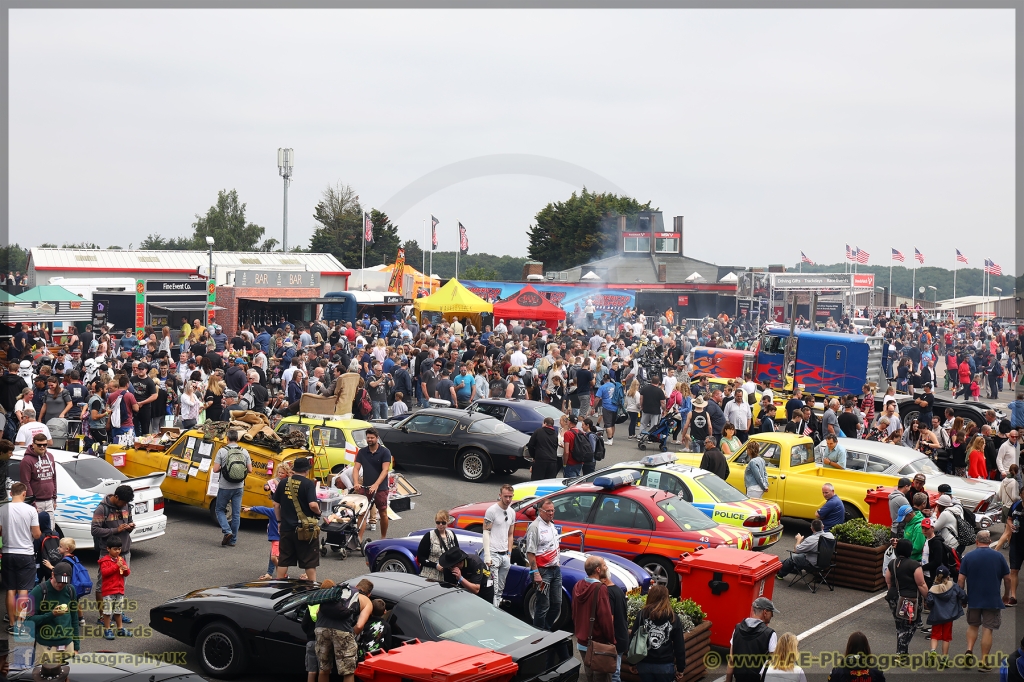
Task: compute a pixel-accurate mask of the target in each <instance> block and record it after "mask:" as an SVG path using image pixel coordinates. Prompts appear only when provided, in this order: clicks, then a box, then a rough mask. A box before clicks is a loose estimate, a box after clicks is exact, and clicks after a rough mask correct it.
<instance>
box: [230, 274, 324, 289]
mask: <svg viewBox="0 0 1024 682" xmlns="http://www.w3.org/2000/svg"><path fill="white" fill-rule="evenodd" d="M235 286H236V287H302V288H310V289H319V288H320V273H319V272H303V271H298V272H291V271H286V270H285V271H282V270H235Z"/></svg>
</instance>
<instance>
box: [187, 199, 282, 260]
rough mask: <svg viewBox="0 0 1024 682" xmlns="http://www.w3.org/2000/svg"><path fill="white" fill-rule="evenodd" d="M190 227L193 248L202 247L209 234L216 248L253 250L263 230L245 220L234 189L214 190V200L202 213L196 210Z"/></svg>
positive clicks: (204, 245) (242, 205) (242, 208)
mask: <svg viewBox="0 0 1024 682" xmlns="http://www.w3.org/2000/svg"><path fill="white" fill-rule="evenodd" d="M192 231H193V235H192V244H193V248H197V245H201V247H202V248H205V247H206V237H207V236H211V237H213V239H214V242H215V248H216V249H217V250H218V251H255V250H256V247H257V245H258V244H259V243H260V238H262V237H263V233H264V232H266V230H265V229H264V228H262V227H260V226H259V225H256V224H255V223H248V222H246V220H245V204H243V203H241V202H239V201H238V192H236V191H235V190H231V191H230V192H228V191H227V190H221V191H219V192H217V203H216V204H214V205H213V206H211V207H210V209H209V210H208V211H207V212H206V215H205V216H201V215H199V214H198V213H197V214H196V222H194V223H192Z"/></svg>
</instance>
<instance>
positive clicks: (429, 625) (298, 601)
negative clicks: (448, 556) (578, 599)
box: [149, 573, 580, 682]
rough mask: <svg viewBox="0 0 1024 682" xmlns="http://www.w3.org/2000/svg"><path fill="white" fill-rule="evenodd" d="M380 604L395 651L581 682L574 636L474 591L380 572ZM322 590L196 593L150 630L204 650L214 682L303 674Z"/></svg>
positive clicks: (262, 584) (162, 614) (517, 681)
mask: <svg viewBox="0 0 1024 682" xmlns="http://www.w3.org/2000/svg"><path fill="white" fill-rule="evenodd" d="M363 578H366V579H367V580H370V581H371V582H372V583H373V597H374V598H376V599H383V600H384V603H385V604H387V607H388V612H389V615H388V623H389V624H390V625H391V635H392V646H398V645H399V644H401V643H403V642H407V641H410V640H413V639H418V640H420V641H421V642H423V641H432V640H452V641H456V642H462V643H463V644H469V645H471V646H478V647H482V648H485V649H493V650H495V651H501V652H503V653H507V654H509V655H510V656H512V660H513V661H515V662H516V663H517V664H518V665H519V672H518V673H517V674H516V676H515V678H513V680H514V682H530V681H532V680H538V681H539V680H543V682H570V681H571V682H576V679H577V677H578V676H579V666H580V662H579V660H577V659H576V658H575V657H574V656H573V649H572V646H573V645H572V635H570V633H568V632H563V631H559V632H544V631H541V630H537V629H536V628H534V627H533V626H531V625H527V624H526V623H524V622H522V621H521V620H519V619H518V618H516V617H514V616H512V615H510V614H508V613H505V612H504V611H501V610H499V609H496V608H495V607H494V606H493V605H491V604H490V603H488V602H486V601H484V600H483V599H481V598H480V597H477V596H476V595H474V594H471V593H470V592H467V591H465V590H463V589H461V588H458V587H453V586H451V585H444V584H440V583H435V582H430V581H428V580H426V579H425V578H421V577H420V576H418V575H410V574H404V573H392V574H386V573H372V574H368V575H365V576H360V577H358V578H353V579H352V580H351V581H350V584H352V585H355V584H356V583H357V582H359V581H360V580H362V579H363ZM315 589H316V586H315V585H314V584H313V583H310V582H307V581H302V580H265V581H255V582H248V583H238V584H236V585H227V586H224V587H211V588H207V589H202V590H196V591H194V592H189V593H188V594H186V595H183V596H181V597H175V598H174V599H171V600H170V601H168V602H166V603H164V604H162V605H160V606H157V607H156V608H153V609H151V610H150V612H149V617H150V627H152V628H153V629H154V630H156V631H158V632H161V633H163V634H165V635H167V636H168V637H171V638H173V639H176V640H178V641H179V642H183V643H184V644H188V645H189V646H193V647H195V648H196V654H197V656H198V659H199V663H200V665H202V667H203V669H204V670H205V671H206V673H207V674H209V675H210V676H211V677H216V678H219V679H227V678H232V677H237V676H239V675H241V674H242V673H244V672H245V671H246V670H247V669H260V670H263V671H268V672H269V671H271V670H280V671H287V672H295V671H296V670H303V659H304V654H305V646H306V635H305V634H304V633H303V631H302V627H301V625H300V623H299V620H300V618H301V615H300V614H301V607H303V606H304V605H305V602H306V599H308V598H309V595H310V594H311V593H312V592H313V591H314V590H315Z"/></svg>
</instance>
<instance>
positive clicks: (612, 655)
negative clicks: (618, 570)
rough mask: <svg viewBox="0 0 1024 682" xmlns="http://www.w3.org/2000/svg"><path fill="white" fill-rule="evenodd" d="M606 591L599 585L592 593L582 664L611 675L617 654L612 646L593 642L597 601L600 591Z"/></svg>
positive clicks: (616, 665) (616, 660)
mask: <svg viewBox="0 0 1024 682" xmlns="http://www.w3.org/2000/svg"><path fill="white" fill-rule="evenodd" d="M602 589H605V590H606V589H608V588H607V587H605V586H604V585H600V586H599V587H598V588H597V590H596V591H595V593H594V601H593V603H591V605H590V628H589V629H588V630H587V651H586V653H585V654H583V664H584V665H585V666H587V667H588V668H590V669H591V670H593V671H594V672H595V673H606V674H611V673H614V672H615V669H616V668H617V667H618V659H619V653H618V651H616V650H615V645H614V644H602V643H601V642H595V641H594V621H595V620H596V619H597V600H598V598H599V597H600V596H601V590H602Z"/></svg>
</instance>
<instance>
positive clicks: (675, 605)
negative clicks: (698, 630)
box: [626, 594, 708, 632]
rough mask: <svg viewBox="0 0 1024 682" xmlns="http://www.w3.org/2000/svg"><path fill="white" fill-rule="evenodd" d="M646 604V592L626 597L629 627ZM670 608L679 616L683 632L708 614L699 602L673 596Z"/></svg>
mask: <svg viewBox="0 0 1024 682" xmlns="http://www.w3.org/2000/svg"><path fill="white" fill-rule="evenodd" d="M646 604H647V595H646V594H636V595H633V596H632V597H629V598H627V599H626V620H627V621H629V628H630V629H631V630H632V629H633V626H634V625H636V617H637V616H638V615H639V614H640V612H641V611H642V610H643V608H644V606H645V605H646ZM671 604H672V610H673V611H675V612H676V615H678V616H679V619H680V621H681V622H682V625H683V632H689V631H690V630H692V629H693V628H695V627H697V626H698V625H700V624H701V623H703V622H704V619H705V618H707V616H708V614H706V613H704V611H703V609H701V608H700V604H698V603H697V602H695V601H693V600H692V599H682V600H680V599H676V598H675V597H673V598H672V600H671Z"/></svg>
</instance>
